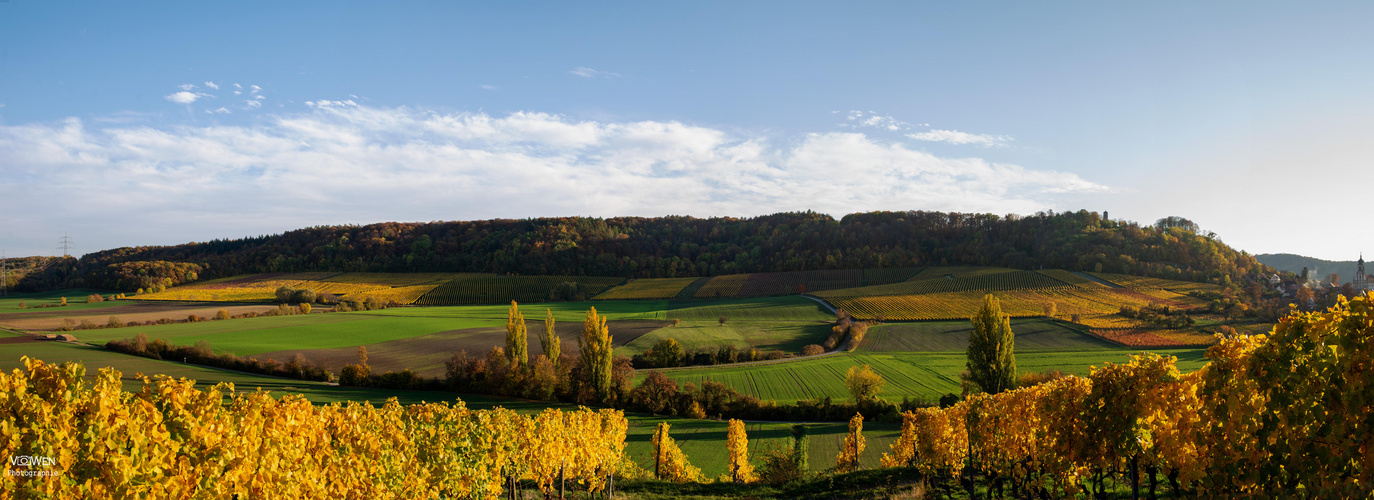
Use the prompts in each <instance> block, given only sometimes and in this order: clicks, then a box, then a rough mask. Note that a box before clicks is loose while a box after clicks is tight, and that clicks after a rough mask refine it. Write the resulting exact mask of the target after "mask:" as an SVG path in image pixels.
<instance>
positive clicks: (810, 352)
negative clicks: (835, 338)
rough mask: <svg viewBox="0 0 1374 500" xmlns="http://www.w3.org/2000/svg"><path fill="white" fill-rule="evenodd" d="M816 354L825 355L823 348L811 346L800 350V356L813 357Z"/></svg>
mask: <svg viewBox="0 0 1374 500" xmlns="http://www.w3.org/2000/svg"><path fill="white" fill-rule="evenodd" d="M817 354H825V348H824V347H821V346H819V345H816V344H811V345H809V346H806V347H803V348H802V350H801V355H802V356H815V355H817Z"/></svg>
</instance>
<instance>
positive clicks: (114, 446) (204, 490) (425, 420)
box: [0, 358, 639, 499]
mask: <svg viewBox="0 0 1374 500" xmlns="http://www.w3.org/2000/svg"><path fill="white" fill-rule="evenodd" d="M24 364H25V369H24V370H15V371H14V372H12V373H3V374H0V388H3V390H2V391H0V401H3V405H0V429H7V430H6V431H5V432H6V437H7V439H5V440H4V441H3V442H0V454H3V455H4V456H7V457H40V458H41V459H42V460H37V461H35V459H29V460H26V461H24V462H17V461H14V460H11V463H9V464H7V470H9V471H11V472H18V473H24V472H34V473H36V472H51V473H55V474H56V475H55V476H48V477H42V476H37V475H34V476H32V477H31V476H28V475H22V474H11V473H7V474H5V475H4V477H3V478H0V484H3V485H4V488H3V490H4V491H5V492H8V494H7V496H8V497H12V498H36V497H41V498H114V497H120V498H124V497H129V498H148V497H159V498H191V497H213V498H230V497H238V498H398V499H402V498H403V499H410V498H438V497H444V498H454V497H465V498H466V497H477V498H497V497H499V496H500V495H501V494H502V492H503V491H504V490H505V487H506V484H507V483H506V481H507V479H508V478H510V477H514V478H516V479H526V480H532V481H534V482H535V484H536V485H537V486H538V488H539V489H540V490H542V491H544V492H545V493H546V494H548V493H553V492H555V491H557V488H558V486H559V484H558V479H559V478H566V479H567V480H569V482H571V483H578V484H580V485H582V487H583V488H585V489H588V490H590V491H593V492H595V491H599V490H601V489H603V488H604V487H605V486H606V484H607V479H608V477H609V476H611V475H616V476H621V477H625V476H634V475H637V474H639V469H638V467H637V466H636V465H634V464H633V462H630V461H629V460H628V459H627V458H626V456H625V454H624V449H625V437H626V431H627V427H628V421H627V420H626V419H625V417H624V415H623V414H621V412H619V411H613V410H601V411H591V410H587V409H582V410H579V411H569V412H565V411H561V410H558V409H546V410H544V411H542V412H540V413H538V414H530V415H522V414H518V413H515V412H513V411H510V410H505V409H501V408H497V409H495V410H469V409H467V407H466V406H464V405H463V403H462V402H461V401H459V402H457V403H456V404H454V405H449V404H447V403H431V404H415V405H408V406H401V405H400V404H398V403H397V402H396V401H395V400H392V401H390V402H388V403H387V404H386V405H384V406H381V407H374V406H372V405H369V404H357V403H348V404H346V405H340V404H337V403H336V404H329V405H324V406H316V405H313V404H311V403H310V401H308V400H306V399H304V398H302V397H300V396H286V397H283V398H281V399H275V398H273V397H272V396H271V395H269V394H268V393H265V392H247V393H237V392H235V391H234V386H233V385H232V384H220V385H216V386H214V387H212V388H209V389H208V390H204V391H201V390H197V389H196V388H195V387H194V381H191V380H187V379H172V378H170V377H166V376H157V377H154V378H151V379H149V378H144V379H143V380H144V387H143V390H142V391H141V392H137V393H129V392H124V391H123V389H122V384H121V381H120V379H121V377H122V374H120V373H119V372H118V371H115V370H113V369H109V368H106V369H102V370H101V371H100V373H99V375H97V376H96V377H95V381H94V383H93V384H91V385H89V386H88V385H87V384H86V381H85V380H84V377H85V368H84V367H83V366H82V365H80V364H77V363H65V364H62V365H51V364H46V363H43V362H42V361H37V360H30V359H27V358H26V359H25V360H24ZM16 463H22V464H27V465H16ZM39 468H41V470H35V469H39Z"/></svg>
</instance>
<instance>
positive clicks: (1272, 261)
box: [1255, 253, 1356, 281]
mask: <svg viewBox="0 0 1374 500" xmlns="http://www.w3.org/2000/svg"><path fill="white" fill-rule="evenodd" d="M1255 259H1256V260H1259V261H1260V262H1261V263H1263V264H1265V265H1268V266H1269V267H1273V268H1274V269H1278V270H1280V271H1288V272H1291V273H1294V274H1298V273H1301V272H1302V269H1303V268H1304V267H1305V268H1307V271H1308V274H1310V275H1311V277H1312V278H1314V279H1315V278H1325V277H1326V275H1328V274H1331V273H1336V274H1337V275H1338V276H1340V278H1341V280H1342V281H1350V279H1351V277H1352V276H1354V275H1355V267H1356V263H1355V261H1353V260H1345V261H1331V260H1323V259H1318V258H1316V257H1305V256H1302V255H1295V254H1291V253H1262V254H1259V255H1256V256H1255Z"/></svg>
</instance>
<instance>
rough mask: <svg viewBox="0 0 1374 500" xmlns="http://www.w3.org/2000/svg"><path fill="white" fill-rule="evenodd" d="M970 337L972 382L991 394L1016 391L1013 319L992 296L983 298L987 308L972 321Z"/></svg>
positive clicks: (982, 309)
mask: <svg viewBox="0 0 1374 500" xmlns="http://www.w3.org/2000/svg"><path fill="white" fill-rule="evenodd" d="M971 321H972V323H973V330H972V331H970V332H969V336H968V372H969V378H970V380H971V381H972V382H973V383H975V384H977V385H978V388H980V389H982V390H983V392H986V393H988V394H997V393H999V392H1002V391H1006V390H1010V389H1015V388H1016V356H1015V354H1013V352H1012V351H1013V349H1014V348H1015V346H1016V336H1015V335H1014V334H1013V333H1012V331H1011V317H1010V316H1004V315H1003V314H1002V305H1001V303H999V302H998V301H997V297H994V296H992V294H988V295H984V296H983V307H982V308H981V309H979V310H978V315H976V316H974V317H973V318H971Z"/></svg>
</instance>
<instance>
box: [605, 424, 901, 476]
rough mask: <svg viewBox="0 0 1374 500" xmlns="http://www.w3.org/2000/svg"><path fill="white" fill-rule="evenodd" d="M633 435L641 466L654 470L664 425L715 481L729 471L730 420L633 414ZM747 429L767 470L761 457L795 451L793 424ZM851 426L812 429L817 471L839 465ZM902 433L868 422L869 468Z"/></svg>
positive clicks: (631, 448)
mask: <svg viewBox="0 0 1374 500" xmlns="http://www.w3.org/2000/svg"><path fill="white" fill-rule="evenodd" d="M629 417H630V432H629V434H628V436H627V437H626V438H625V442H626V446H625V452H626V453H627V454H629V455H630V457H631V458H633V459H634V460H635V461H636V462H638V463H639V464H640V465H641V466H644V467H646V468H648V469H649V470H653V468H652V465H653V441H652V440H653V434H654V430H655V429H656V428H657V426H658V423H659V422H668V425H670V426H672V427H671V428H670V429H669V430H668V435H669V436H672V438H673V441H676V442H677V444H678V446H679V447H680V448H682V452H683V453H685V454H686V455H687V459H688V461H690V462H691V463H692V465H695V466H697V467H700V468H701V472H702V474H703V475H705V476H706V477H707V478H711V479H713V478H715V477H717V476H719V475H721V474H724V473H726V472H727V469H726V460H727V459H728V457H727V456H726V450H725V446H724V444H723V443H725V432H726V429H725V425H726V423H725V422H721V421H716V420H688V419H681V418H662V417H651V416H645V415H629ZM745 429H746V431H747V432H748V437H749V458H750V459H751V460H752V461H753V462H754V466H755V467H759V466H762V461H761V460H760V458H759V457H761V456H762V455H763V452H764V451H766V450H768V449H769V448H777V447H790V446H791V444H792V424H790V423H775V422H748V423H746V424H745ZM847 432H849V424H847V423H843V422H834V423H815V424H808V425H807V433H808V434H809V435H810V437H811V438H810V439H811V443H810V445H811V446H810V449H811V452H810V453H809V454H808V459H809V460H810V465H811V470H812V471H813V472H814V471H820V470H822V469H826V468H828V467H833V466H834V465H835V456H836V455H839V452H840V443H841V441H842V440H843V438H844V435H845V433H847ZM900 435H901V425H900V424H880V423H874V422H864V438H865V440H866V441H867V447H866V448H864V452H863V454H862V455H860V460H861V461H862V462H863V464H864V467H868V468H876V467H878V466H879V459H880V458H881V457H882V455H883V453H888V452H890V451H891V447H892V442H893V441H895V440H896V439H897V437H898V436H900Z"/></svg>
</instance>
